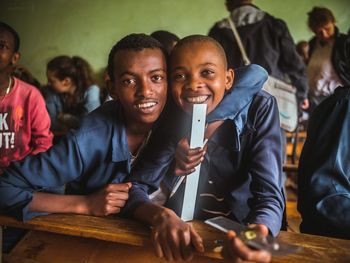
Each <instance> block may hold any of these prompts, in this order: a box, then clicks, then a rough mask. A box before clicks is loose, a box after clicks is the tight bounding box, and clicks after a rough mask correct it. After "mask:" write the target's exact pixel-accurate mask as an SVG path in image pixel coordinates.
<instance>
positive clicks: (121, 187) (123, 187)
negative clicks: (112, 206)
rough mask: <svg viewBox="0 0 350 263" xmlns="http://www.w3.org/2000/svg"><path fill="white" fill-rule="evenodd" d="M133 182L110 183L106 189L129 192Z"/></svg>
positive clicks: (108, 190)
mask: <svg viewBox="0 0 350 263" xmlns="http://www.w3.org/2000/svg"><path fill="white" fill-rule="evenodd" d="M131 186H132V184H131V183H130V182H128V183H123V184H109V185H107V186H106V188H105V190H106V191H107V192H129V189H130V188H131Z"/></svg>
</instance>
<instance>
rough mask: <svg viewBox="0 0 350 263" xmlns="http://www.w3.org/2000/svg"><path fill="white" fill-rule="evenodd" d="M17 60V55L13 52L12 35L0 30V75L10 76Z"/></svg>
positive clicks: (13, 42)
mask: <svg viewBox="0 0 350 263" xmlns="http://www.w3.org/2000/svg"><path fill="white" fill-rule="evenodd" d="M18 59H19V53H18V52H15V41H14V38H13V35H12V34H11V33H10V32H8V31H6V30H4V29H2V28H0V73H6V74H10V72H11V71H12V66H13V65H14V64H16V63H17V61H18Z"/></svg>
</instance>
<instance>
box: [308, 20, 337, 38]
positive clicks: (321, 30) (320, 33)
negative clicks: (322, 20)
mask: <svg viewBox="0 0 350 263" xmlns="http://www.w3.org/2000/svg"><path fill="white" fill-rule="evenodd" d="M312 31H313V32H314V33H315V35H316V37H317V38H318V40H320V41H322V42H327V41H328V40H330V39H331V38H332V37H333V36H334V33H335V24H334V23H333V22H329V23H327V24H325V25H323V26H319V27H316V28H314V29H312Z"/></svg>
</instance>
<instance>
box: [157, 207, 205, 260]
mask: <svg viewBox="0 0 350 263" xmlns="http://www.w3.org/2000/svg"><path fill="white" fill-rule="evenodd" d="M152 242H153V245H154V248H155V253H156V255H157V256H158V257H160V258H162V257H165V259H166V260H168V261H172V260H176V261H179V260H190V259H192V257H193V248H195V249H196V250H197V251H198V252H204V246H203V241H202V238H201V237H200V236H199V235H198V234H197V232H196V231H195V230H194V228H193V227H192V225H190V224H188V223H186V222H184V221H182V220H181V219H180V218H179V217H178V216H177V215H176V214H175V213H174V212H173V211H171V210H169V209H166V210H164V211H162V212H161V213H159V214H158V215H157V216H156V218H155V219H154V223H153V228H152Z"/></svg>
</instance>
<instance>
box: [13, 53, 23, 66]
mask: <svg viewBox="0 0 350 263" xmlns="http://www.w3.org/2000/svg"><path fill="white" fill-rule="evenodd" d="M20 57H21V55H20V53H19V52H15V53H14V54H13V56H12V59H11V65H15V64H16V63H17V61H18V60H19V58H20Z"/></svg>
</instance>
